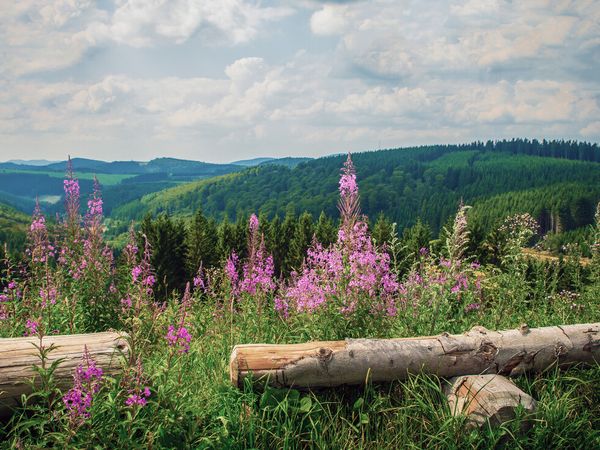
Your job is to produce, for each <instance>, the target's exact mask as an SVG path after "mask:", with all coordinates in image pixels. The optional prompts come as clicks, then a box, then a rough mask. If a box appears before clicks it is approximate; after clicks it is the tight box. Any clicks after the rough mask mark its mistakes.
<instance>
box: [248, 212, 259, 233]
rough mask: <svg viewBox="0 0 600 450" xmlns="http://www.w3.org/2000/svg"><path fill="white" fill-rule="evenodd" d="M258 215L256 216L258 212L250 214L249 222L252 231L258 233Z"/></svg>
mask: <svg viewBox="0 0 600 450" xmlns="http://www.w3.org/2000/svg"><path fill="white" fill-rule="evenodd" d="M258 225H259V223H258V217H256V214H252V215H251V216H250V220H249V223H248V227H249V229H250V233H256V232H258Z"/></svg>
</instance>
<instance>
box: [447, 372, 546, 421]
mask: <svg viewBox="0 0 600 450" xmlns="http://www.w3.org/2000/svg"><path fill="white" fill-rule="evenodd" d="M444 393H445V394H446V396H447V397H448V403H449V405H450V411H451V412H452V414H453V415H455V416H458V415H461V414H464V415H466V416H467V427H468V428H479V427H482V426H483V425H484V424H485V423H486V422H487V421H489V423H490V425H492V426H498V425H502V424H503V423H505V422H508V421H509V420H512V419H514V418H515V417H516V413H517V409H518V408H521V407H522V408H523V410H524V411H525V412H526V413H527V414H532V413H533V412H534V411H535V405H536V402H535V400H534V399H533V397H531V396H530V395H528V394H526V393H525V392H523V391H522V390H521V389H519V388H518V387H517V386H516V385H515V384H514V383H513V382H512V381H510V380H509V379H508V378H506V377H503V376H502V375H467V376H462V377H454V378H451V379H450V380H449V381H448V384H446V386H445V387H444ZM523 424H524V425H525V427H527V422H526V421H525V422H523Z"/></svg>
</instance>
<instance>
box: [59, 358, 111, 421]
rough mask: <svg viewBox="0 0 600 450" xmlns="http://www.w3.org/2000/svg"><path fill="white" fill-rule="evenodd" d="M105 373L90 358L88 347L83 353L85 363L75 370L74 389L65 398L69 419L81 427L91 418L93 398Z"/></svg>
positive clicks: (100, 385)
mask: <svg viewBox="0 0 600 450" xmlns="http://www.w3.org/2000/svg"><path fill="white" fill-rule="evenodd" d="M103 375H104V372H103V370H102V368H100V367H98V366H96V361H94V359H93V358H92V357H91V356H90V354H89V352H88V349H87V347H85V350H84V353H83V361H82V362H81V363H80V364H79V365H78V366H77V369H75V374H74V375H73V387H72V388H71V389H70V390H69V391H68V392H67V393H66V394H65V395H64V396H63V403H64V404H65V407H66V408H67V412H68V414H69V418H70V419H71V421H72V422H73V423H75V424H76V425H80V424H81V423H82V422H83V421H84V420H85V419H88V418H89V417H90V408H91V406H92V401H93V396H94V395H95V394H97V393H98V392H99V391H100V388H101V387H102V382H103Z"/></svg>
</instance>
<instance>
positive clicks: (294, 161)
mask: <svg viewBox="0 0 600 450" xmlns="http://www.w3.org/2000/svg"><path fill="white" fill-rule="evenodd" d="M312 159H313V158H294V157H286V158H277V159H273V160H270V161H264V162H262V163H260V164H259V165H261V166H264V165H266V164H269V165H273V164H274V165H278V166H285V167H289V168H294V167H296V166H297V165H298V164H300V163H303V162H307V161H311V160H312Z"/></svg>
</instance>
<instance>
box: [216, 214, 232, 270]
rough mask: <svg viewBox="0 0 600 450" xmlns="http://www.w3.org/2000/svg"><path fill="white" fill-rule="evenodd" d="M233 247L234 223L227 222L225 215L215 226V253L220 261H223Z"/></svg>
mask: <svg viewBox="0 0 600 450" xmlns="http://www.w3.org/2000/svg"><path fill="white" fill-rule="evenodd" d="M234 249H235V225H234V224H232V223H231V222H229V219H228V218H227V216H225V219H223V221H222V222H221V223H220V224H219V226H218V228H217V255H218V258H219V260H220V261H225V260H226V259H227V258H229V255H231V252H232V251H233V250H234Z"/></svg>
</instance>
